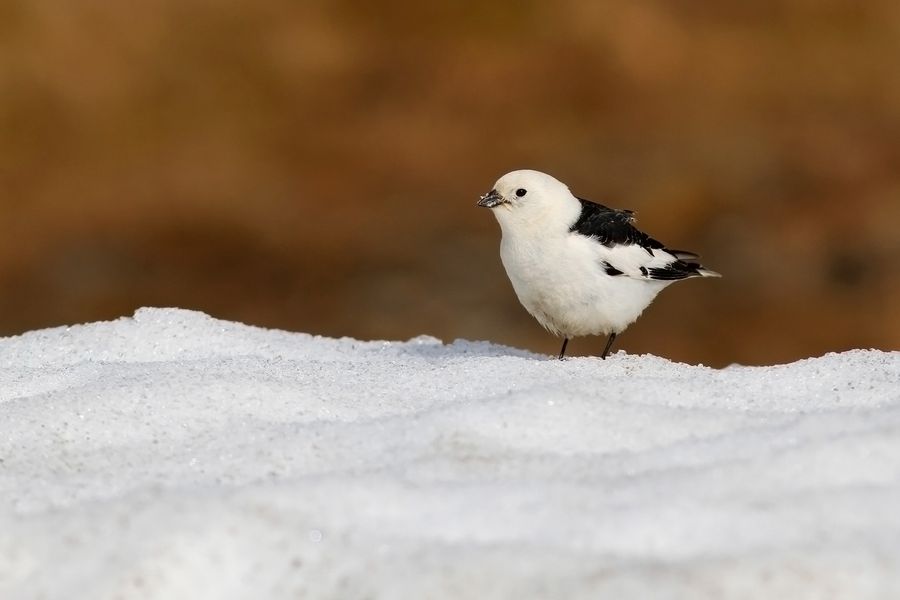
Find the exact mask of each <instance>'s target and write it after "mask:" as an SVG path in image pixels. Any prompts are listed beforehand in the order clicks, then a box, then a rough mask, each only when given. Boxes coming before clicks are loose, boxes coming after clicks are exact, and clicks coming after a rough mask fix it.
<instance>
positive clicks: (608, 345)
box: [600, 333, 616, 360]
mask: <svg viewBox="0 0 900 600" xmlns="http://www.w3.org/2000/svg"><path fill="white" fill-rule="evenodd" d="M615 339H616V334H615V333H611V334H609V339H608V340H606V348H604V349H603V354H601V355H600V358H602V359H603V360H606V355H607V354H609V349H610V348H612V343H613V342H614V341H615Z"/></svg>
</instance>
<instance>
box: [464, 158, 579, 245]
mask: <svg viewBox="0 0 900 600" xmlns="http://www.w3.org/2000/svg"><path fill="white" fill-rule="evenodd" d="M478 206H484V207H486V208H490V209H491V210H492V211H493V213H494V216H495V217H497V221H499V222H500V228H501V229H503V230H504V231H507V230H513V229H523V228H528V229H530V228H540V229H544V230H547V229H553V228H560V229H563V228H564V229H568V228H569V227H570V226H571V225H572V224H573V223H574V222H575V221H576V220H577V219H578V215H579V214H580V212H581V203H580V202H579V201H578V199H577V198H575V196H573V195H572V193H571V192H570V191H569V188H568V187H566V185H565V184H564V183H562V182H561V181H559V180H557V179H556V178H554V177H551V176H550V175H547V174H546V173H541V172H540V171H531V170H527V169H524V170H521V171H512V172H510V173H507V174H506V175H504V176H503V177H501V178H500V179H498V180H497V183H495V184H494V189H492V190H491V191H490V192H488V193H487V194H485V195H484V196H482V197H481V199H480V200H479V201H478Z"/></svg>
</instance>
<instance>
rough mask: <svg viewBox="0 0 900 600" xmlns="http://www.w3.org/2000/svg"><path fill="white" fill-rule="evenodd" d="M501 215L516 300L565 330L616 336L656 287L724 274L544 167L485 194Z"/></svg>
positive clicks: (484, 202)
mask: <svg viewBox="0 0 900 600" xmlns="http://www.w3.org/2000/svg"><path fill="white" fill-rule="evenodd" d="M478 206H483V207H486V208H490V209H491V210H492V212H493V213H494V216H495V217H497V221H498V222H499V223H500V229H501V233H502V239H501V241H500V259H501V260H502V261H503V266H504V268H505V269H506V274H507V275H508V276H509V280H510V282H512V285H513V289H514V290H515V292H516V295H517V296H518V298H519V302H521V303H522V306H524V307H525V310H527V311H528V312H529V313H530V314H531V316H533V317H534V318H535V319H537V320H538V323H540V324H541V325H542V326H543V327H544V328H545V329H547V330H548V331H549V332H550V333H552V334H554V335H558V336H561V337H562V338H563V343H562V348H561V349H560V351H559V358H560V359H562V358H563V356H565V352H566V345H567V344H568V343H569V338H572V337H576V336H583V335H601V334H603V335H607V336H609V338H608V340H607V342H606V348H604V350H603V355H602V357H601V358H604V359H605V358H606V356H607V354H609V350H610V348H611V347H612V344H613V341H614V340H615V339H616V336H617V335H619V334H620V333H622V331H624V330H625V328H626V327H628V326H629V325H631V324H632V323H633V322H634V321H635V320H636V319H637V318H638V317H639V316H640V315H641V313H642V312H643V311H644V309H645V308H647V306H649V305H650V303H651V302H653V299H654V298H655V297H656V295H657V294H658V293H659V292H661V291H662V290H663V288H665V287H667V286H668V285H670V284H671V283H673V282H675V281H679V280H681V279H687V278H689V277H720V275H719V274H718V273H716V272H715V271H710V270H709V269H705V268H703V266H702V265H700V263H698V262H697V258H698V255H696V254H694V253H692V252H684V251H681V250H669V249H668V248H666V247H665V246H664V245H663V244H661V243H660V242H658V241H656V240H654V239H653V238H651V237H650V236H649V235H647V234H646V233H643V232H642V231H640V230H638V229H637V228H636V227H635V226H634V213H632V211H630V210H616V209H613V208H607V207H606V206H603V205H602V204H596V203H594V202H590V201H588V200H584V199H582V198H578V197H576V196H574V195H572V193H571V192H570V191H569V188H568V187H566V185H565V184H563V183H562V182H560V181H558V180H557V179H555V178H553V177H551V176H550V175H547V174H546V173H541V172H540V171H530V170H522V171H513V172H511V173H507V174H506V175H504V176H503V177H501V178H500V179H499V180H497V183H496V184H494V188H493V189H492V190H491V191H490V192H488V193H487V194H485V195H484V196H482V197H481V199H480V200H479V201H478Z"/></svg>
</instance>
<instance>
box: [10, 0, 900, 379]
mask: <svg viewBox="0 0 900 600" xmlns="http://www.w3.org/2000/svg"><path fill="white" fill-rule="evenodd" d="M523 167H527V168H536V169H540V170H544V171H547V172H549V173H551V174H553V175H555V176H556V177H558V178H559V179H561V180H563V181H565V182H566V183H568V184H569V186H570V187H571V189H572V190H573V192H575V193H576V194H578V195H581V196H583V197H587V198H590V199H593V200H596V201H598V202H602V203H604V204H609V205H611V206H615V207H620V208H631V209H634V210H636V211H637V212H638V218H639V226H640V227H642V228H643V229H645V230H646V231H648V232H649V233H651V235H653V236H654V237H656V238H657V239H660V240H661V241H663V242H665V243H667V244H668V245H670V246H673V247H677V248H685V249H690V250H694V251H697V252H700V253H701V254H703V257H704V263H705V264H706V265H707V266H709V267H711V268H713V269H715V270H717V271H720V272H721V273H723V274H724V276H725V277H724V279H722V280H712V281H710V280H703V281H699V280H694V281H688V282H685V283H681V284H678V285H675V286H672V287H671V288H669V289H668V290H666V291H665V292H663V293H662V294H661V295H660V297H659V298H658V299H657V301H656V302H655V303H654V305H653V306H652V307H651V308H650V309H649V310H648V311H647V312H646V313H645V315H644V316H643V317H642V318H641V319H640V320H639V321H638V322H637V323H636V324H635V325H633V326H632V327H631V328H630V329H629V330H628V331H627V332H626V333H625V334H624V335H623V336H622V337H620V339H619V342H617V347H618V348H624V349H626V350H627V351H628V352H631V353H643V352H652V353H655V354H659V355H662V356H666V357H669V358H672V359H676V360H681V361H690V362H702V363H705V364H709V365H715V366H722V365H727V364H730V363H733V362H740V363H744V364H766V363H775V362H784V361H790V360H793V359H798V358H802V357H806V356H811V355H819V354H822V353H824V352H827V351H832V350H835V351H837V350H845V349H848V348H855V347H864V348H868V347H875V348H882V349H898V348H900V314H898V313H900V266H898V265H900V233H898V228H900V3H898V2H896V0H866V1H865V2H862V1H859V0H781V1H773V0H756V1H754V2H739V1H726V2H723V1H721V0H666V1H662V0H660V1H642V0H636V1H635V0H628V1H625V0H623V1H621V2H593V1H587V0H584V1H580V0H562V1H556V2H549V1H546V2H541V1H536V0H535V1H529V2H513V1H511V0H507V1H498V2H475V1H458V2H446V3H413V2H400V1H382V2H362V1H349V0H345V1H339V0H336V1H331V2H325V1H305V2H296V1H292V0H256V1H253V2H251V1H250V0H143V1H141V2H109V1H108V0H80V1H79V2H57V1H54V0H6V1H4V2H0V335H11V334H16V333H20V332H23V331H25V330H29V329H34V328H40V327H47V326H54V325H61V324H71V323H77V322H85V321H94V320H99V319H111V318H115V317H118V316H121V315H127V314H131V312H132V311H133V310H134V309H135V308H137V307H140V306H145V305H152V306H179V307H183V308H191V309H197V310H202V311H205V312H207V313H210V314H212V315H214V316H216V317H219V318H224V319H231V320H239V321H243V322H247V323H251V324H255V325H260V326H266V327H277V328H283V329H289V330H295V331H305V332H310V333H315V334H323V335H328V336H344V335H346V336H353V337H358V338H364V339H369V338H387V339H406V338H409V337H412V336H416V335H419V334H431V335H435V336H438V337H440V338H442V339H444V340H447V341H450V340H453V339H455V338H468V339H487V340H492V341H495V342H499V343H504V344H511V345H516V346H521V347H527V348H530V349H532V350H535V351H538V352H544V353H548V354H550V353H555V352H557V351H558V345H559V342H558V340H556V339H555V338H552V337H550V336H549V335H548V334H546V333H544V332H543V331H542V330H541V329H540V328H539V326H538V325H537V323H536V322H535V321H534V320H533V319H532V318H531V317H530V316H528V315H527V314H526V313H525V311H524V309H522V308H521V307H520V306H519V304H518V302H517V301H516V298H515V295H514V293H513V291H512V288H511V286H510V284H509V282H508V281H507V278H506V276H505V273H504V272H503V268H502V266H501V264H500V259H499V254H498V244H499V237H500V236H499V228H498V226H497V224H496V222H495V220H494V218H493V216H492V215H491V214H490V212H489V211H487V210H484V209H478V208H476V207H475V201H476V200H477V198H478V196H479V195H480V194H482V193H484V192H486V191H488V190H489V189H491V187H492V186H493V183H494V181H495V180H496V179H497V178H498V177H499V176H500V175H501V174H503V173H504V172H506V171H509V170H512V169H515V168H523ZM602 347H603V340H601V339H577V340H576V341H575V342H574V343H573V344H572V345H570V347H569V348H570V353H571V354H573V355H578V354H597V353H599V352H600V351H601V350H602Z"/></svg>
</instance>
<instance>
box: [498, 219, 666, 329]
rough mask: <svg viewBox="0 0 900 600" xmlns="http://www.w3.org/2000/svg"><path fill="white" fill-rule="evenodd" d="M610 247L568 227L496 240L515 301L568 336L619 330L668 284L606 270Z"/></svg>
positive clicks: (550, 326) (508, 234)
mask: <svg viewBox="0 0 900 600" xmlns="http://www.w3.org/2000/svg"><path fill="white" fill-rule="evenodd" d="M609 252H610V251H609V249H607V248H604V247H603V246H600V245H599V244H597V242H596V241H594V240H591V239H590V238H587V237H584V236H581V235H577V234H571V233H568V232H567V233H566V234H564V235H551V236H546V237H544V236H534V235H526V236H517V235H514V234H510V232H509V231H504V232H503V239H502V241H501V243H500V258H501V260H502V261H503V266H504V268H505V269H506V273H507V275H508V276H509V279H510V281H511V282H512V285H513V289H515V292H516V295H517V296H518V298H519V301H520V302H521V303H522V305H523V306H524V307H525V309H526V310H527V311H528V312H529V313H531V315H532V316H533V317H534V318H535V319H537V320H538V322H539V323H540V324H541V325H542V326H543V327H545V328H546V329H547V330H549V331H550V332H551V333H554V334H556V335H563V336H567V337H573V336H581V335H599V334H604V335H606V334H610V333H620V332H622V331H623V330H624V329H625V328H626V327H628V325H630V324H631V323H633V322H634V321H635V319H637V318H638V317H639V316H640V314H641V313H642V312H643V310H644V309H645V308H646V307H647V306H649V305H650V303H651V302H652V301H653V299H654V298H655V297H656V295H657V294H658V293H659V292H660V291H661V290H662V289H663V288H664V287H666V286H667V285H668V284H669V283H671V282H668V281H652V280H645V279H636V278H632V277H628V276H625V275H619V276H610V275H607V274H606V272H605V270H604V264H603V261H604V260H605V259H606V258H608V256H609Z"/></svg>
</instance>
